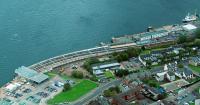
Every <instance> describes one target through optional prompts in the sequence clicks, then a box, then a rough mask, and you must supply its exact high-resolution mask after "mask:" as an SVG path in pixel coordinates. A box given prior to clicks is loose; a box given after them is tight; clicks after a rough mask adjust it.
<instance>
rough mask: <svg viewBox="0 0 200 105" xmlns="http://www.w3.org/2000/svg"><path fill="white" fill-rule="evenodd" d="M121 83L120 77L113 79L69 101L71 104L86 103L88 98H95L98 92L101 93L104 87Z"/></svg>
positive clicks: (79, 104) (82, 104)
mask: <svg viewBox="0 0 200 105" xmlns="http://www.w3.org/2000/svg"><path fill="white" fill-rule="evenodd" d="M120 83H121V79H120V80H118V79H116V80H114V81H111V82H109V83H107V84H104V85H102V86H100V87H98V88H97V89H95V90H93V91H91V92H90V93H89V94H87V95H84V96H83V97H82V98H81V99H79V100H77V101H76V102H73V103H71V104H72V105H85V104H87V103H88V102H89V101H90V100H92V99H94V98H96V97H97V96H99V95H100V94H102V92H103V91H104V90H106V89H108V88H109V87H111V86H115V85H119V84H120Z"/></svg>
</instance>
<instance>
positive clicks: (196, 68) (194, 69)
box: [189, 65, 200, 73]
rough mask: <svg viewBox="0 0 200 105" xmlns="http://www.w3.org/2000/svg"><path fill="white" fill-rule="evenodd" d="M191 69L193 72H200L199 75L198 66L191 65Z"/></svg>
mask: <svg viewBox="0 0 200 105" xmlns="http://www.w3.org/2000/svg"><path fill="white" fill-rule="evenodd" d="M189 67H190V68H191V69H192V70H193V71H196V72H199V73H200V67H198V66H193V65H189Z"/></svg>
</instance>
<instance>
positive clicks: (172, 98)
mask: <svg viewBox="0 0 200 105" xmlns="http://www.w3.org/2000/svg"><path fill="white" fill-rule="evenodd" d="M199 86H200V81H199V82H197V83H195V84H193V85H191V86H190V87H187V88H186V90H187V91H188V93H191V92H192V91H194V90H195V89H196V88H197V87H199ZM177 97H178V95H177V94H176V95H171V96H168V97H167V98H166V99H164V100H166V101H173V102H175V103H176V104H177V105H178V101H176V98H177Z"/></svg>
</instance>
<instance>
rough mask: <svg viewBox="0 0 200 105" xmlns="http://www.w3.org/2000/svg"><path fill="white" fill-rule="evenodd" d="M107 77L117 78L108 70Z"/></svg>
mask: <svg viewBox="0 0 200 105" xmlns="http://www.w3.org/2000/svg"><path fill="white" fill-rule="evenodd" d="M104 75H105V76H106V77H107V78H113V79H114V78H115V76H114V75H113V73H111V72H110V71H106V72H105V74H104Z"/></svg>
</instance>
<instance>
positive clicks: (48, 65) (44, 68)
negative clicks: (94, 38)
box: [0, 20, 199, 88]
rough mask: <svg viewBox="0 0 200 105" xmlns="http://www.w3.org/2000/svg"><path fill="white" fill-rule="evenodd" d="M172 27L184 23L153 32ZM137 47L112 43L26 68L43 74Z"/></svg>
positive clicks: (125, 36)
mask: <svg viewBox="0 0 200 105" xmlns="http://www.w3.org/2000/svg"><path fill="white" fill-rule="evenodd" d="M196 22H198V23H199V20H197V21H196ZM174 25H178V26H179V25H180V26H182V25H184V23H181V24H172V25H165V26H161V27H158V28H155V32H157V31H159V30H162V29H165V28H166V29H165V30H167V28H168V27H170V26H174ZM145 33H148V31H145V32H141V33H135V34H132V35H121V36H119V37H117V38H116V39H120V38H127V37H128V38H129V37H132V36H134V37H137V36H140V35H142V34H145ZM113 39H114V38H112V39H111V41H113ZM165 42H170V40H167V41H164V42H159V43H153V45H154V44H155V45H157V44H162V43H165ZM138 46H141V45H138V44H137V43H133V42H128V43H117V44H115V43H114V42H112V43H108V44H106V45H102V46H100V47H94V48H89V49H84V50H79V51H74V52H70V53H66V54H61V55H58V56H54V57H51V58H48V59H45V60H42V61H40V62H37V63H34V64H32V65H29V66H27V67H28V68H30V69H33V70H36V71H38V72H41V73H44V72H48V71H51V70H52V69H53V68H56V67H59V66H62V65H65V64H70V63H72V62H75V61H79V60H84V59H87V58H90V57H96V56H103V55H107V54H111V53H113V52H121V51H124V50H126V49H127V48H128V47H138ZM14 79H15V77H14V78H13V79H12V80H11V81H13V80H14ZM7 83H9V82H7ZM7 83H6V84H7ZM6 84H3V85H2V86H1V87H0V88H2V87H4V86H5V85H6Z"/></svg>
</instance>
